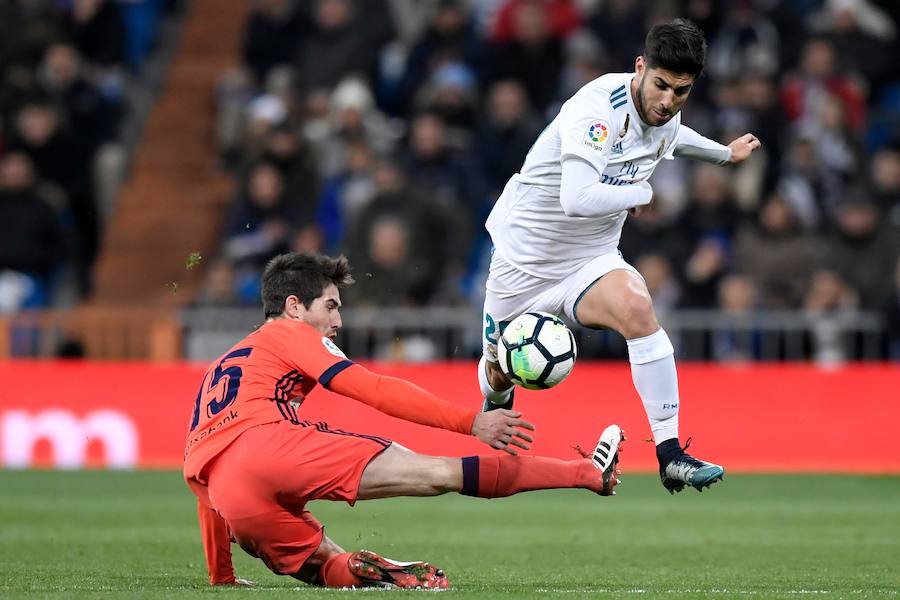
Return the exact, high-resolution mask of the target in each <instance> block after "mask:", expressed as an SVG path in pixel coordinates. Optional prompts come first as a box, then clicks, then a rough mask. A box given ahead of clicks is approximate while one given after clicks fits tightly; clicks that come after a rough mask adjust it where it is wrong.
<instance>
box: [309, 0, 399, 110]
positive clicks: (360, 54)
mask: <svg viewBox="0 0 900 600" xmlns="http://www.w3.org/2000/svg"><path fill="white" fill-rule="evenodd" d="M370 18H375V19H377V15H375V14H374V13H372V14H364V13H357V12H356V10H355V4H354V3H353V2H351V0H317V1H316V2H315V8H314V14H313V19H314V28H313V30H312V31H311V32H310V33H309V34H308V35H307V36H306V37H305V38H304V39H303V40H302V41H301V42H300V44H299V46H298V47H297V50H296V57H295V59H294V69H295V73H296V76H297V85H298V89H299V90H300V91H301V95H305V94H306V93H307V92H309V91H311V90H315V89H325V90H332V89H334V87H335V86H336V85H337V84H338V82H340V81H341V80H342V79H344V78H345V77H347V76H349V75H358V76H362V77H363V78H364V79H366V80H367V81H373V80H374V78H375V74H376V69H377V65H378V56H379V50H380V48H381V46H382V45H383V43H384V42H385V39H384V37H383V36H384V32H383V31H380V30H379V29H378V28H377V27H374V26H373V24H372V23H370V22H369V19H370Z"/></svg>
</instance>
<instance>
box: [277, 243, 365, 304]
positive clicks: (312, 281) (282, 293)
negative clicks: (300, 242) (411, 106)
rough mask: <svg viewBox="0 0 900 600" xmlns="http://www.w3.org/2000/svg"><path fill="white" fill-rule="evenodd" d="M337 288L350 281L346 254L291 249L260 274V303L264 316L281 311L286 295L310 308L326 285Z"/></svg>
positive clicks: (346, 284)
mask: <svg viewBox="0 0 900 600" xmlns="http://www.w3.org/2000/svg"><path fill="white" fill-rule="evenodd" d="M331 283H333V284H334V285H336V286H337V287H339V288H343V287H347V286H348V285H350V284H352V283H353V276H352V275H350V263H349V262H348V261H347V257H345V256H343V255H341V256H338V257H337V258H334V257H331V256H325V255H323V254H306V253H303V252H291V253H288V254H280V255H278V256H276V257H275V258H273V259H272V260H270V261H269V264H267V265H266V270H265V271H263V276H262V303H263V311H264V312H265V313H266V318H267V319H269V318H272V317H278V316H280V315H281V313H282V312H284V301H285V300H287V297H288V296H297V299H299V300H300V302H302V303H303V306H305V307H306V308H309V307H310V306H311V305H312V303H313V300H315V299H316V298H318V297H319V296H321V295H322V292H323V291H325V288H326V287H327V286H328V284H331Z"/></svg>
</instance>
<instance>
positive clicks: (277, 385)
mask: <svg viewBox="0 0 900 600" xmlns="http://www.w3.org/2000/svg"><path fill="white" fill-rule="evenodd" d="M352 364H353V363H352V362H351V361H349V360H347V357H346V356H344V354H343V353H342V352H341V351H340V349H338V347H337V346H336V345H335V344H334V342H332V341H331V340H330V339H328V338H327V337H323V336H322V334H321V333H320V332H319V331H318V330H317V329H315V328H314V327H312V326H311V325H308V324H306V323H303V322H302V321H295V320H291V319H285V318H278V319H273V320H271V321H267V322H266V323H265V324H263V325H262V326H261V327H260V328H259V329H257V330H256V331H254V332H253V333H251V334H250V335H248V336H247V337H245V338H244V339H243V340H241V341H240V342H238V343H237V344H235V345H234V346H233V347H232V348H231V350H229V351H228V352H227V353H226V354H224V355H223V356H221V357H219V358H218V359H217V360H216V361H215V362H213V363H212V364H211V365H210V367H209V369H207V371H206V374H205V375H204V377H203V382H202V383H201V384H200V391H199V392H198V393H197V398H196V400H195V402H194V410H193V414H192V415H191V423H190V429H189V431H188V436H187V442H186V446H185V450H184V476H185V479H193V480H195V481H198V482H199V483H202V484H206V481H204V476H203V468H204V467H205V466H206V464H207V463H209V461H211V460H212V459H213V458H215V457H216V456H218V455H219V453H220V452H222V450H224V449H225V448H226V447H227V446H228V445H229V444H230V443H231V442H233V441H234V440H235V438H237V437H238V436H239V435H240V434H241V433H243V432H244V431H246V430H247V429H249V428H250V427H254V426H256V425H262V424H264V423H273V422H277V421H282V420H285V421H291V422H293V423H297V422H298V419H297V409H298V408H299V407H300V404H301V403H302V402H303V400H304V399H305V398H306V395H307V394H309V392H310V391H311V390H312V389H313V388H314V387H315V386H316V383H321V384H322V385H324V386H327V385H328V382H330V381H331V379H332V378H333V377H334V376H335V375H337V374H338V373H340V372H341V371H343V370H344V369H346V368H347V367H349V366H350V365H352Z"/></svg>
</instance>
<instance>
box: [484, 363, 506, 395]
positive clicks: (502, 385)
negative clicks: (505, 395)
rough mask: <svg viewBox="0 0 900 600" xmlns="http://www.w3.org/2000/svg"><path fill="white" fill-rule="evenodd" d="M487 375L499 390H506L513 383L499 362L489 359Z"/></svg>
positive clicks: (492, 384)
mask: <svg viewBox="0 0 900 600" xmlns="http://www.w3.org/2000/svg"><path fill="white" fill-rule="evenodd" d="M487 377H488V382H490V384H491V387H492V388H493V389H495V390H497V391H500V390H505V389H507V388H508V387H509V386H511V385H512V381H510V380H509V377H507V376H506V373H504V372H503V369H501V368H500V365H499V363H495V362H490V361H488V363H487Z"/></svg>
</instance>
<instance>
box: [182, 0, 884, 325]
mask: <svg viewBox="0 0 900 600" xmlns="http://www.w3.org/2000/svg"><path fill="white" fill-rule="evenodd" d="M674 16H685V17H688V18H690V19H692V20H694V21H695V22H697V23H698V24H699V25H700V26H701V27H702V28H703V30H704V31H705V32H706V35H707V37H708V41H709V54H708V60H707V69H706V71H705V73H704V75H703V76H702V77H701V78H700V79H699V80H698V81H697V84H696V85H695V88H694V90H693V92H692V95H691V98H690V99H689V101H688V104H687V105H686V108H685V111H684V113H685V114H684V120H685V122H686V123H688V124H690V125H691V126H692V127H693V128H695V129H697V130H698V131H700V132H703V133H704V134H706V135H707V136H709V137H712V138H714V139H717V140H719V141H722V142H723V143H728V141H730V140H731V139H733V138H734V137H737V136H738V135H740V134H743V133H744V132H748V131H749V132H753V133H755V134H756V135H757V136H759V138H760V139H761V140H762V143H763V151H762V152H759V153H757V154H755V155H754V156H753V159H752V160H750V161H748V162H747V163H746V164H745V165H742V166H741V167H740V168H737V169H722V168H718V167H713V166H709V165H704V164H690V163H687V162H684V161H674V162H666V163H665V164H664V165H662V166H661V167H660V168H659V169H658V170H657V173H656V174H655V176H654V179H653V180H652V183H653V186H654V190H655V200H654V203H653V210H652V211H650V212H649V213H647V214H645V215H643V216H641V217H639V218H629V220H628V221H627V223H626V226H625V230H624V232H623V235H622V241H621V250H622V252H623V253H624V255H625V257H626V258H627V259H628V260H629V261H631V262H632V263H633V264H634V265H635V266H637V268H638V269H639V270H640V271H641V272H642V273H643V274H644V276H645V277H646V279H647V282H648V285H649V287H650V290H651V293H652V294H653V297H654V300H655V303H656V305H657V306H658V307H659V308H661V309H668V308H719V309H722V310H724V311H729V312H738V313H740V312H746V311H751V310H755V309H759V308H763V309H802V308H805V309H807V310H811V311H817V312H819V311H822V312H829V311H840V310H845V309H855V308H861V309H869V310H877V311H884V312H885V313H887V314H889V315H893V317H894V318H895V320H896V315H897V313H898V298H897V292H898V289H900V264H898V251H900V250H898V248H900V244H898V242H900V64H898V62H897V61H896V60H895V59H894V58H891V57H896V56H898V55H900V54H898V50H900V47H898V24H900V20H898V16H900V6H898V5H897V4H896V3H893V2H887V1H885V2H880V3H879V2H874V1H871V0H825V1H816V0H802V1H800V0H798V1H793V2H776V1H773V0H739V1H733V2H726V1H716V0H685V1H681V2H677V1H675V2H670V1H648V0H643V1H639V0H583V1H575V0H468V1H465V0H432V1H417V0H318V1H316V2H302V3H297V2H292V1H291V0H256V1H255V2H254V4H253V9H252V12H251V14H250V16H249V18H248V19H247V22H246V26H245V29H244V38H243V42H242V43H243V59H244V64H243V68H242V69H240V70H239V71H235V72H232V73H228V74H226V75H225V76H224V77H223V79H222V84H221V88H220V91H219V98H218V107H219V115H218V116H219V127H218V143H219V151H220V153H221V159H222V161H223V164H224V165H225V166H226V168H228V169H230V170H231V171H232V172H233V173H234V175H235V178H236V180H237V181H238V185H237V189H238V193H237V195H236V197H235V198H234V201H233V205H232V208H231V215H230V217H229V218H228V220H227V223H226V225H225V227H224V230H223V235H222V245H221V253H220V257H219V258H218V259H217V260H216V261H215V262H214V264H213V266H212V268H211V269H210V271H209V279H208V282H207V286H206V289H205V290H204V292H203V294H202V297H201V298H200V299H199V303H200V304H201V305H234V304H238V305H239V304H255V303H257V302H258V300H257V296H258V289H257V287H256V285H257V284H256V281H257V277H258V274H259V270H260V269H261V268H262V266H263V265H264V264H265V261H266V260H267V259H268V258H269V257H270V256H272V255H273V254H275V253H277V252H281V251H284V250H288V249H294V250H316V251H327V252H344V253H346V254H347V255H348V256H349V257H350V258H351V260H352V264H353V265H354V266H355V272H356V275H357V279H358V284H357V285H356V286H354V287H353V288H351V289H350V290H348V292H347V294H348V295H349V296H351V297H352V304H353V305H361V304H362V305H390V306H421V305H435V304H440V305H445V304H466V303H472V304H477V303H480V301H481V298H480V295H479V293H480V288H481V285H482V283H483V280H484V277H485V269H486V265H487V262H488V256H489V251H490V245H489V240H488V239H487V237H486V234H485V232H484V230H483V227H482V224H483V221H484V218H485V216H486V215H487V213H488V212H489V211H490V208H491V206H492V204H493V202H494V200H495V199H496V197H497V196H498V194H499V192H500V190H501V189H502V186H503V185H504V184H505V182H506V180H507V178H508V177H509V176H510V175H512V174H513V173H515V172H516V171H517V170H518V168H519V167H520V165H521V164H522V160H523V158H524V156H525V154H526V153H527V152H528V149H529V147H530V145H531V143H532V142H533V140H534V139H535V138H536V137H537V135H538V134H539V133H540V131H541V129H542V128H543V127H544V126H545V124H546V123H547V122H549V120H550V119H552V118H553V116H554V115H555V113H556V111H557V110H558V108H559V106H560V104H561V103H562V102H563V101H565V100H566V99H567V98H568V97H569V96H570V95H571V94H572V93H573V92H575V91H576V90H577V89H578V88H579V87H581V86H582V85H584V84H585V83H587V82H589V81H590V80H592V79H594V78H596V77H598V76H600V75H602V74H603V73H606V72H610V71H630V70H633V65H634V58H635V57H636V56H637V55H638V54H639V53H640V52H641V49H642V47H643V40H644V36H645V33H646V31H647V30H648V28H649V27H650V26H652V25H653V24H654V23H656V22H659V21H661V20H667V19H670V18H672V17H674ZM893 326H894V327H896V323H895V324H894V325H893Z"/></svg>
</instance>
